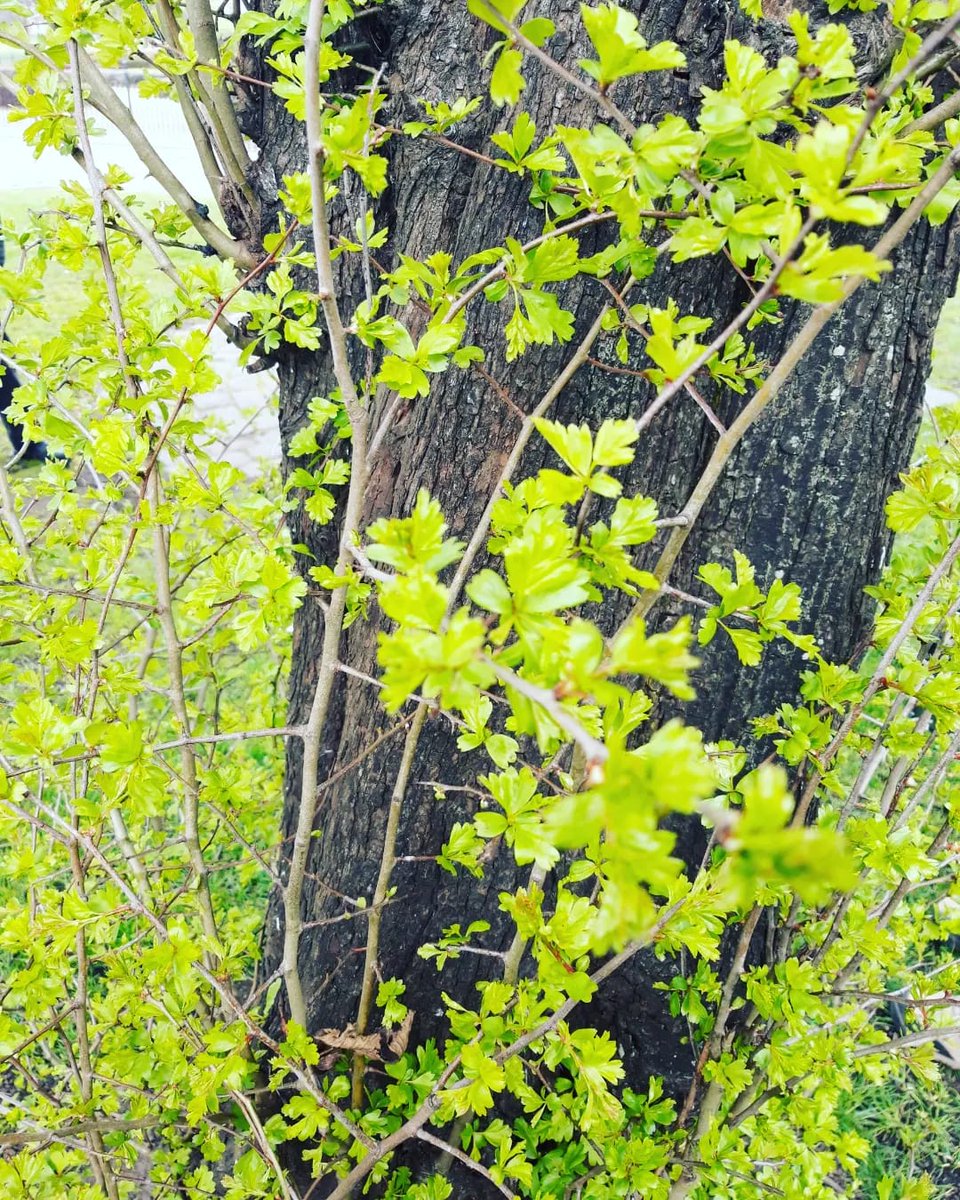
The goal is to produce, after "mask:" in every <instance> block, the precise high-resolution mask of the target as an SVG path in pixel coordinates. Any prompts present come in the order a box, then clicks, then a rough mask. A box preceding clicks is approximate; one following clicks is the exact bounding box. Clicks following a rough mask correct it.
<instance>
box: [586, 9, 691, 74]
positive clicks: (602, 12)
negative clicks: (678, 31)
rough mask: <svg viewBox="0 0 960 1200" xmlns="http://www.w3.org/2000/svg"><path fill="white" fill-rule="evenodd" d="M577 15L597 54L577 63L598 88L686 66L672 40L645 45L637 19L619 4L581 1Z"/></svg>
mask: <svg viewBox="0 0 960 1200" xmlns="http://www.w3.org/2000/svg"><path fill="white" fill-rule="evenodd" d="M580 15H581V17H582V19H583V24H584V27H585V29H586V31H587V35H588V36H589V38H590V41H591V42H592V43H593V48H594V50H596V52H597V54H598V55H599V58H597V59H591V58H586V59H581V60H580V66H581V67H583V69H584V70H585V71H586V72H587V74H588V75H591V76H593V78H594V79H595V80H596V81H597V83H599V84H600V87H601V89H606V88H607V87H609V85H610V84H611V83H614V82H615V81H616V80H618V79H622V78H624V76H626V75H637V74H639V73H641V72H644V71H668V70H672V69H673V68H676V67H683V66H686V62H687V60H686V58H685V57H684V55H683V54H682V53H681V51H680V48H679V47H678V46H677V45H676V43H674V42H658V43H657V44H656V45H655V46H651V47H649V48H648V46H647V42H646V40H645V39H644V38H643V37H642V36H641V35H640V33H639V26H638V23H637V18H636V17H635V16H634V15H633V13H630V12H627V10H626V9H624V8H621V7H620V5H619V4H612V3H611V4H601V5H599V6H598V7H597V8H590V7H589V6H588V5H586V4H581V6H580Z"/></svg>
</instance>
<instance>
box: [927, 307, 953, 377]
mask: <svg viewBox="0 0 960 1200" xmlns="http://www.w3.org/2000/svg"><path fill="white" fill-rule="evenodd" d="M930 382H931V383H933V384H935V385H936V386H937V387H941V388H944V389H945V390H946V391H950V392H958V393H960V296H954V298H953V299H952V300H948V301H947V303H946V305H945V306H944V309H943V314H942V315H941V317H940V324H939V326H938V328H937V337H936V341H935V342H934V347H933V371H932V372H931V375H930Z"/></svg>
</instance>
